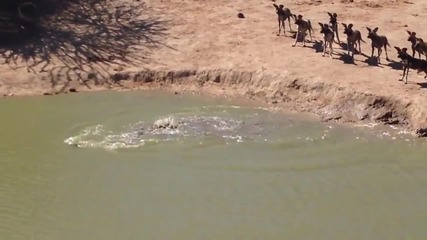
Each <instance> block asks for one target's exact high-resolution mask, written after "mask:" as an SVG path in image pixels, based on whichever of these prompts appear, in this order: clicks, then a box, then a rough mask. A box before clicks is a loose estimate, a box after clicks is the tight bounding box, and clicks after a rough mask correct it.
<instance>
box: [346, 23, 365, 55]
mask: <svg viewBox="0 0 427 240" xmlns="http://www.w3.org/2000/svg"><path fill="white" fill-rule="evenodd" d="M341 24H342V25H343V27H344V34H345V35H347V54H348V55H350V49H351V53H352V54H351V57H352V58H353V59H354V49H356V47H357V46H359V54H360V53H362V48H361V46H360V45H361V44H360V41H362V42H365V41H363V39H362V34H361V33H360V31H359V30H353V24H352V23H350V24H348V26H347V24H345V23H341Z"/></svg>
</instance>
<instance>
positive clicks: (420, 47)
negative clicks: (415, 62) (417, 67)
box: [415, 38, 427, 59]
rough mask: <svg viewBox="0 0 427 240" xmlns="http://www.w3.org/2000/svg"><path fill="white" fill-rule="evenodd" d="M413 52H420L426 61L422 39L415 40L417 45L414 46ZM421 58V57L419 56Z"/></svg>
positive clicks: (425, 47)
mask: <svg viewBox="0 0 427 240" xmlns="http://www.w3.org/2000/svg"><path fill="white" fill-rule="evenodd" d="M415 50H417V51H419V52H421V53H422V54H424V55H425V56H426V59H427V44H426V43H425V42H424V40H423V39H422V38H417V43H416V44H415ZM419 58H421V55H420V56H419Z"/></svg>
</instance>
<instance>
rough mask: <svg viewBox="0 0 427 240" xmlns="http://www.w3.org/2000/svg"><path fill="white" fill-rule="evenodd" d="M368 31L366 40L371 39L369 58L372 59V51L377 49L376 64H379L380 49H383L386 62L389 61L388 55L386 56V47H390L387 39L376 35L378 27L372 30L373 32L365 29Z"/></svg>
mask: <svg viewBox="0 0 427 240" xmlns="http://www.w3.org/2000/svg"><path fill="white" fill-rule="evenodd" d="M366 29H367V30H368V38H370V39H371V47H372V54H371V57H374V50H375V48H376V49H378V63H381V60H380V57H381V52H382V48H383V47H384V51H385V56H386V60H387V61H389V58H388V54H387V46H389V47H390V44H389V42H388V39H387V37H386V36H383V35H381V36H380V35H378V34H377V31H378V27H376V28H374V30H371V29H370V28H368V27H367V28H366Z"/></svg>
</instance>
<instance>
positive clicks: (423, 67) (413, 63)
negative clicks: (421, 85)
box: [394, 46, 427, 84]
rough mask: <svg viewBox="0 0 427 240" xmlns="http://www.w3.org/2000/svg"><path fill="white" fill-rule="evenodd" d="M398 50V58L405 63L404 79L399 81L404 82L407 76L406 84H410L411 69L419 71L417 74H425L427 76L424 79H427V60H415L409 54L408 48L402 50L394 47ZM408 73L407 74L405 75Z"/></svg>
mask: <svg viewBox="0 0 427 240" xmlns="http://www.w3.org/2000/svg"><path fill="white" fill-rule="evenodd" d="M394 48H395V49H396V50H397V57H398V58H400V59H401V60H402V62H403V75H402V78H401V79H399V81H403V78H404V77H405V75H406V79H405V84H407V83H408V74H409V69H410V68H412V69H415V70H417V73H418V74H419V73H420V72H424V73H425V74H426V75H425V76H424V79H426V78H427V60H424V59H418V58H414V57H412V56H411V55H409V53H408V52H407V51H408V49H407V48H402V49H400V48H399V47H396V46H395V47H394ZM405 72H406V74H405Z"/></svg>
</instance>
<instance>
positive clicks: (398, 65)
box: [387, 60, 403, 70]
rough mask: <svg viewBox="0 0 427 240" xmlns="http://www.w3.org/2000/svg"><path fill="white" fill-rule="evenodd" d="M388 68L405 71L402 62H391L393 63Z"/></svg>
mask: <svg viewBox="0 0 427 240" xmlns="http://www.w3.org/2000/svg"><path fill="white" fill-rule="evenodd" d="M387 66H389V67H391V68H392V69H394V70H402V69H403V63H401V62H396V61H393V60H391V61H390V62H389V63H388V64H387Z"/></svg>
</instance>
